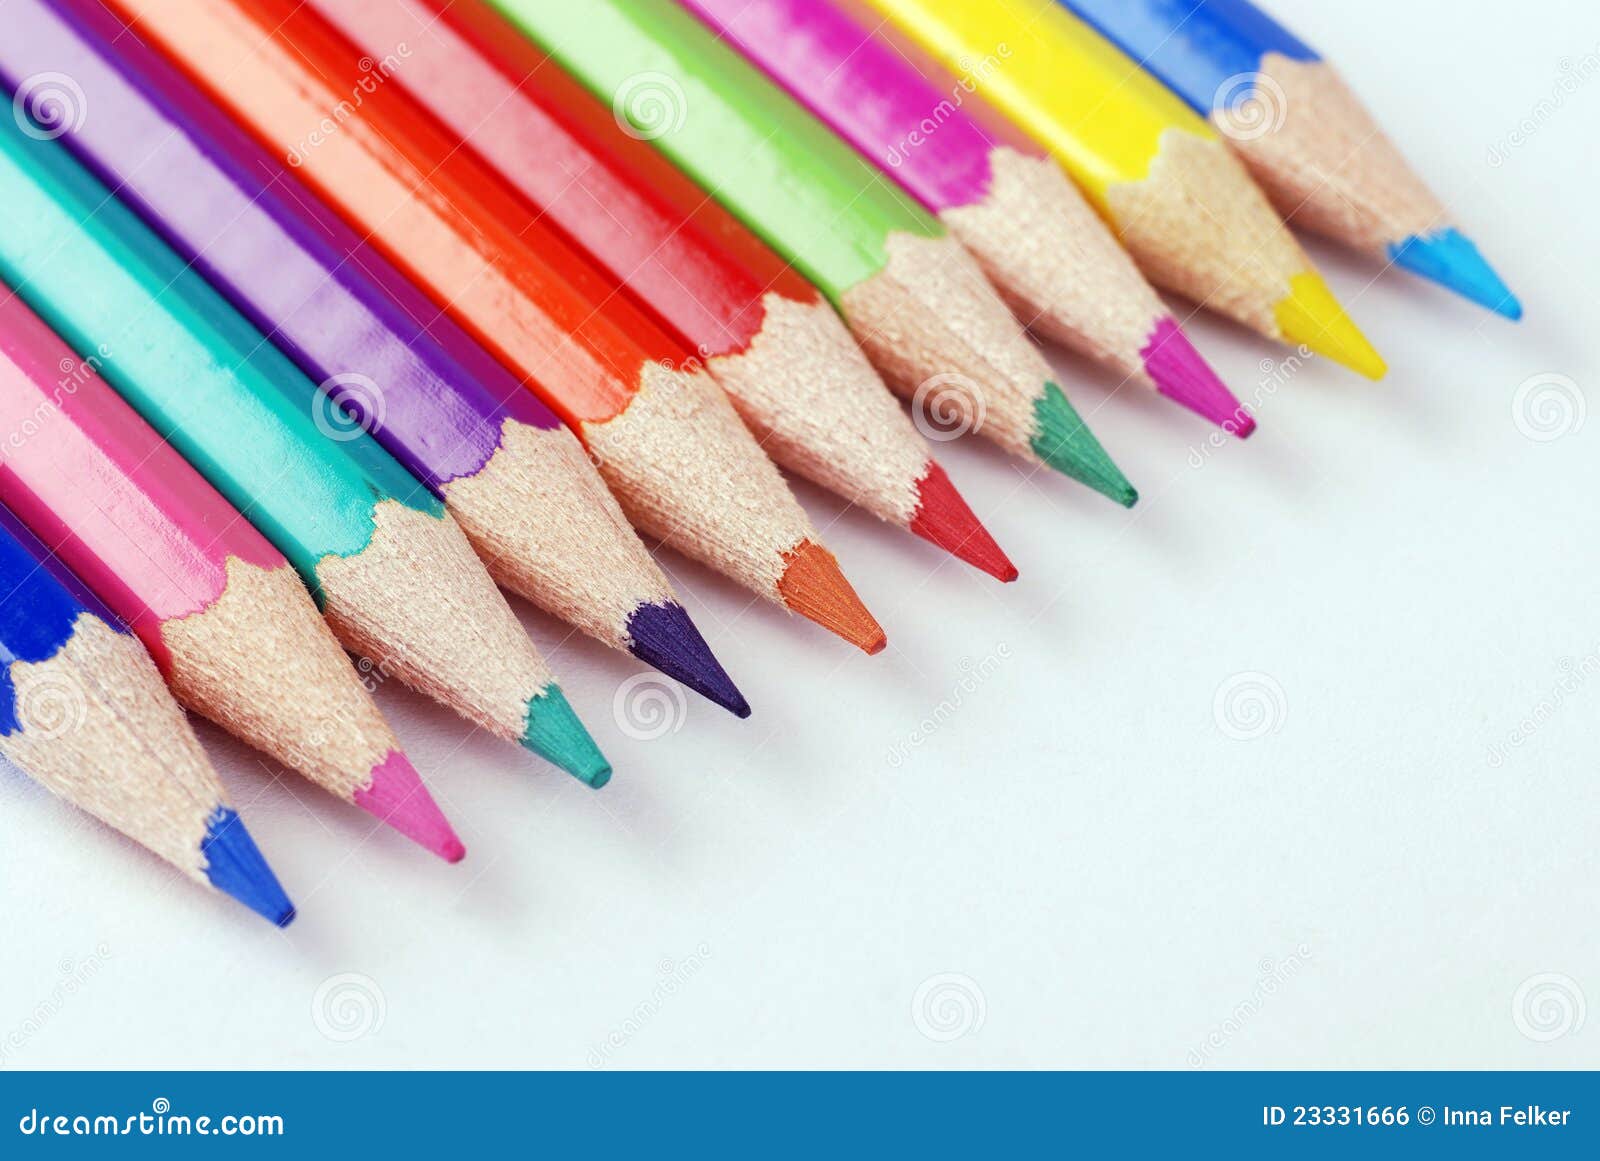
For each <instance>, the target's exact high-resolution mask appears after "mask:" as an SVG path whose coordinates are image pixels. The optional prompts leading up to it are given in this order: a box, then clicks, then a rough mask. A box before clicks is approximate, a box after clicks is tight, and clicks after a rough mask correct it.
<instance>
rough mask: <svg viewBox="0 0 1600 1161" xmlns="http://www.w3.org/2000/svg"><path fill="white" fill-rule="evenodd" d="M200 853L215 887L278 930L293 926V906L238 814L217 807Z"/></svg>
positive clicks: (209, 820) (226, 808) (222, 807)
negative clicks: (203, 857)
mask: <svg viewBox="0 0 1600 1161" xmlns="http://www.w3.org/2000/svg"><path fill="white" fill-rule="evenodd" d="M200 850H201V853H202V854H204V855H205V858H206V878H208V879H210V880H211V885H212V886H213V887H215V888H216V889H217V890H219V891H221V892H223V893H224V894H227V895H232V896H233V897H234V898H235V899H237V900H238V901H239V902H241V903H243V904H244V905H245V906H246V907H248V908H250V910H252V911H254V912H255V913H256V914H257V915H260V916H261V917H262V918H264V919H266V920H267V921H268V922H269V923H272V924H274V925H275V926H278V927H287V926H289V924H290V923H291V922H293V920H294V904H293V903H291V902H289V897H288V896H287V895H285V894H284V893H283V888H282V887H280V886H279V885H278V878H277V876H276V875H274V874H273V873H272V868H271V867H269V866H267V860H266V859H264V858H262V857H261V851H260V850H259V849H258V848H257V847H256V843H255V840H254V839H253V838H251V837H250V832H249V831H247V830H245V828H244V823H242V822H240V821H239V815H238V814H237V813H236V812H235V811H233V810H231V809H230V808H228V807H226V806H219V807H217V809H216V811H215V813H213V814H212V815H211V817H210V819H208V820H207V822H206V837H205V838H203V839H201V840H200Z"/></svg>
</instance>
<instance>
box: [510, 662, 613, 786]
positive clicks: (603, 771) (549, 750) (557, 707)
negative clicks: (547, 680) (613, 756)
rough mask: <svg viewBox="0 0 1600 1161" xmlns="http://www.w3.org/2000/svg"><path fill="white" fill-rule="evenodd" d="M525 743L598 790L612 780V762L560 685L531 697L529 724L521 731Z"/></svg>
mask: <svg viewBox="0 0 1600 1161" xmlns="http://www.w3.org/2000/svg"><path fill="white" fill-rule="evenodd" d="M522 744H523V745H524V746H526V747H527V748H528V749H530V750H532V751H533V752H534V753H535V754H538V755H539V757H541V758H544V759H545V760H546V761H549V762H553V763H554V764H555V765H557V766H560V767H561V768H562V769H563V770H565V771H566V772H567V773H568V774H571V775H572V776H573V777H574V778H576V779H577V780H578V781H579V782H582V783H584V784H585V785H587V786H592V787H594V789H596V790H599V789H600V787H602V786H604V785H605V784H606V783H607V782H610V781H611V763H610V762H607V761H606V759H605V755H603V754H601V753H600V747H598V746H596V745H595V744H594V739H593V738H591V737H590V736H589V731H588V730H586V729H584V727H583V723H582V722H580V721H579V720H578V715H577V714H575V713H574V712H573V711H572V706H571V704H570V703H568V701H567V697H566V694H564V693H562V692H561V687H560V686H557V685H550V686H546V687H545V691H544V692H543V693H541V694H537V695H535V696H534V697H531V698H529V699H528V726H527V729H525V730H524V731H523V732H522Z"/></svg>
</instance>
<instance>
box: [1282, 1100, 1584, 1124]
mask: <svg viewBox="0 0 1600 1161" xmlns="http://www.w3.org/2000/svg"><path fill="white" fill-rule="evenodd" d="M1261 1123H1262V1124H1263V1125H1266V1126H1268V1127H1275V1126H1278V1125H1287V1126H1304V1127H1307V1128H1325V1127H1330V1126H1332V1127H1337V1126H1341V1125H1373V1126H1378V1127H1388V1126H1395V1127H1399V1126H1402V1125H1410V1124H1418V1125H1432V1124H1440V1125H1445V1126H1449V1127H1456V1126H1472V1127H1476V1126H1501V1127H1504V1128H1544V1129H1559V1128H1562V1127H1564V1126H1566V1125H1569V1124H1571V1123H1572V1110H1571V1109H1547V1108H1545V1107H1544V1106H1543V1105H1521V1106H1516V1105H1501V1106H1500V1107H1499V1109H1498V1110H1496V1109H1482V1108H1480V1109H1458V1108H1452V1107H1451V1106H1450V1105H1444V1106H1443V1107H1442V1108H1440V1109H1437V1110H1435V1109H1434V1108H1433V1106H1432V1105H1420V1106H1418V1107H1417V1108H1416V1109H1415V1110H1413V1109H1412V1108H1411V1107H1410V1106H1408V1105H1365V1106H1363V1105H1292V1106H1289V1107H1287V1108H1286V1107H1284V1106H1283V1105H1262V1106H1261Z"/></svg>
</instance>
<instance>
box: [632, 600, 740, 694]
mask: <svg viewBox="0 0 1600 1161" xmlns="http://www.w3.org/2000/svg"><path fill="white" fill-rule="evenodd" d="M628 639H629V644H628V652H629V653H632V654H633V655H634V656H635V657H637V658H638V659H639V660H640V661H643V662H644V663H645V664H646V665H649V666H653V667H654V668H656V669H659V670H660V671H661V672H662V673H665V674H666V675H667V676H668V677H670V678H673V679H674V680H676V681H681V682H683V684H684V685H687V686H688V687H689V688H690V689H692V690H694V691H695V692H696V693H698V694H699V695H700V696H701V697H704V698H708V699H709V700H711V701H714V702H716V703H717V704H718V705H720V706H721V707H722V708H723V709H725V710H727V711H728V712H729V713H731V714H733V715H734V716H735V717H740V718H747V717H749V716H750V703H749V702H747V701H745V699H744V694H742V693H740V692H739V690H738V688H737V687H736V686H735V685H734V684H733V681H732V679H730V678H729V677H728V674H727V673H726V671H724V670H723V668H722V664H721V662H719V661H718V660H717V659H716V657H715V656H713V655H712V652H711V646H709V645H707V644H706V639H705V638H704V637H702V636H700V630H699V629H697V628H695V626H694V622H693V621H691V620H689V614H688V613H687V612H686V611H685V610H684V607H683V606H682V605H680V604H678V602H677V601H666V602H663V603H661V604H656V605H640V606H639V607H638V608H637V609H635V610H634V611H633V613H632V614H631V615H630V616H629V617H628Z"/></svg>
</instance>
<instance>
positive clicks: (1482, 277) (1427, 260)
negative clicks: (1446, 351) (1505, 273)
mask: <svg viewBox="0 0 1600 1161" xmlns="http://www.w3.org/2000/svg"><path fill="white" fill-rule="evenodd" d="M1389 258H1390V260H1391V261H1393V262H1394V264H1395V265H1396V266H1399V267H1401V268H1402V269H1404V270H1409V271H1411V273H1413V274H1416V275H1420V276H1421V277H1423V278H1427V279H1431V280H1432V281H1434V282H1437V283H1438V284H1439V285H1440V286H1443V287H1445V288H1446V289H1448V290H1453V291H1455V292H1456V293H1457V294H1459V295H1460V296H1461V297H1462V298H1465V299H1468V300H1469V301H1471V302H1475V303H1477V304H1478V305H1479V306H1483V307H1487V308H1488V309H1490V310H1492V311H1494V312H1495V313H1496V314H1499V315H1503V316H1504V317H1506V318H1508V319H1510V320H1511V321H1512V322H1516V321H1518V320H1519V319H1521V318H1522V304H1521V303H1520V302H1518V301H1517V296H1516V295H1514V294H1512V293H1511V290H1510V288H1509V287H1507V286H1506V284H1505V283H1504V282H1502V281H1500V276H1499V275H1498V274H1496V273H1495V272H1494V267H1492V266H1490V265H1489V263H1488V262H1486V261H1485V260H1484V257H1483V255H1482V254H1480V253H1478V248H1477V247H1476V246H1474V245H1473V244H1472V240H1471V239H1470V238H1468V237H1467V236H1466V235H1465V234H1463V233H1461V232H1460V231H1458V230H1457V229H1456V228H1455V227H1453V226H1447V227H1445V228H1444V229H1443V230H1439V231H1437V232H1436V233H1432V234H1423V235H1417V234H1412V235H1411V236H1410V237H1409V238H1406V239H1405V240H1404V241H1402V242H1391V243H1389Z"/></svg>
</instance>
